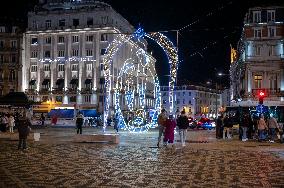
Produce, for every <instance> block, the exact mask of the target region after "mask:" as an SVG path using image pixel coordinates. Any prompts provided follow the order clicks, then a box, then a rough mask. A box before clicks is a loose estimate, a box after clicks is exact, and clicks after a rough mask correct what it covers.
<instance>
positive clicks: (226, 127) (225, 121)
mask: <svg viewBox="0 0 284 188" xmlns="http://www.w3.org/2000/svg"><path fill="white" fill-rule="evenodd" d="M223 124H224V130H223V139H226V138H231V135H230V130H231V129H230V127H231V122H230V118H229V115H228V114H226V116H225V117H224V119H223Z"/></svg>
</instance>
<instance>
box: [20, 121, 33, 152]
mask: <svg viewBox="0 0 284 188" xmlns="http://www.w3.org/2000/svg"><path fill="white" fill-rule="evenodd" d="M31 125H32V124H31V122H30V120H29V119H28V118H27V117H23V118H21V119H19V124H18V133H19V144H18V150H20V149H24V150H25V149H27V138H28V135H29V133H30V131H31Z"/></svg>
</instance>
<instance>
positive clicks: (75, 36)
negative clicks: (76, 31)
mask: <svg viewBox="0 0 284 188" xmlns="http://www.w3.org/2000/svg"><path fill="white" fill-rule="evenodd" d="M72 42H73V43H75V42H79V36H78V35H74V36H72Z"/></svg>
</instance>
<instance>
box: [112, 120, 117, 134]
mask: <svg viewBox="0 0 284 188" xmlns="http://www.w3.org/2000/svg"><path fill="white" fill-rule="evenodd" d="M113 128H114V129H115V130H116V132H117V133H118V118H117V117H114V118H113Z"/></svg>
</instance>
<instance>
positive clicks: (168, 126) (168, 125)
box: [164, 114, 176, 148]
mask: <svg viewBox="0 0 284 188" xmlns="http://www.w3.org/2000/svg"><path fill="white" fill-rule="evenodd" d="M175 128H176V121H175V119H174V116H173V115H172V114H171V115H169V119H167V120H166V122H165V133H164V144H165V145H166V146H168V147H169V148H174V138H175Z"/></svg>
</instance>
